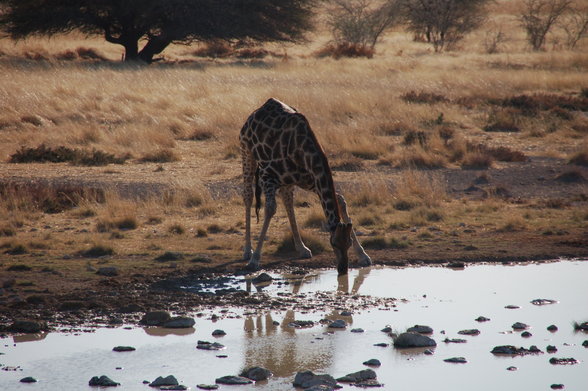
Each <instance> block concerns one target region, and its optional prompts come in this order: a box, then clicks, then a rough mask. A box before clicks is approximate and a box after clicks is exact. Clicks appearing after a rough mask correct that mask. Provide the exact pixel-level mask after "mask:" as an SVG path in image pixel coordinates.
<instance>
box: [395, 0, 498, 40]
mask: <svg viewBox="0 0 588 391" xmlns="http://www.w3.org/2000/svg"><path fill="white" fill-rule="evenodd" d="M487 2H488V0H402V6H403V8H404V15H405V18H406V21H407V23H408V29H409V31H412V32H413V33H414V34H415V36H418V37H423V38H424V39H425V40H426V41H427V42H429V43H431V44H433V47H434V49H435V51H436V52H440V51H443V49H445V48H447V47H450V46H451V45H453V44H455V43H456V42H457V41H459V40H461V39H462V38H463V37H464V36H465V35H466V34H467V33H469V32H470V31H472V30H474V29H476V28H477V27H478V26H480V24H482V22H483V21H484V19H485V17H484V15H483V12H484V6H485V5H486V3H487Z"/></svg>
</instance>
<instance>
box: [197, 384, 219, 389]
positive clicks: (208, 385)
mask: <svg viewBox="0 0 588 391" xmlns="http://www.w3.org/2000/svg"><path fill="white" fill-rule="evenodd" d="M196 387H198V388H200V389H201V390H218V384H197V385H196Z"/></svg>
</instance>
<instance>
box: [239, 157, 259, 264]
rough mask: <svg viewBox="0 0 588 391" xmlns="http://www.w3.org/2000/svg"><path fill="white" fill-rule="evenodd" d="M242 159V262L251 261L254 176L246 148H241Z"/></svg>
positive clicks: (253, 164)
mask: <svg viewBox="0 0 588 391" xmlns="http://www.w3.org/2000/svg"><path fill="white" fill-rule="evenodd" d="M241 153H242V158H243V201H244V204H245V246H244V247H243V260H244V261H248V260H250V259H251V255H252V254H253V251H252V250H251V205H252V204H253V178H254V176H255V169H256V163H255V160H253V158H252V157H251V154H250V153H249V152H248V151H247V149H246V148H243V147H242V152H241Z"/></svg>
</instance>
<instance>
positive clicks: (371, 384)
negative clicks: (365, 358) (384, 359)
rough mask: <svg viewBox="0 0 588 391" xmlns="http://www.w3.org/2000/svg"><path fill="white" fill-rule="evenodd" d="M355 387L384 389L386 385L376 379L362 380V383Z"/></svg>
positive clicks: (356, 384)
mask: <svg viewBox="0 0 588 391" xmlns="http://www.w3.org/2000/svg"><path fill="white" fill-rule="evenodd" d="M353 385H354V386H355V387H359V388H368V387H369V388H372V387H384V385H383V384H382V383H380V382H378V381H377V380H376V379H370V380H362V381H359V382H357V383H355V384H353Z"/></svg>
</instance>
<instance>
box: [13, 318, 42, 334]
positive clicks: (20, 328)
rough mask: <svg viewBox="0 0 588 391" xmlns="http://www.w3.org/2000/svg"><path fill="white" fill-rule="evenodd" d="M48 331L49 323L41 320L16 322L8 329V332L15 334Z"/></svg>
mask: <svg viewBox="0 0 588 391" xmlns="http://www.w3.org/2000/svg"><path fill="white" fill-rule="evenodd" d="M47 330H48V327H47V323H46V322H43V321H40V320H15V321H14V322H13V323H12V324H11V325H10V327H8V331H12V332H14V333H27V334H34V333H39V332H41V331H47Z"/></svg>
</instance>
